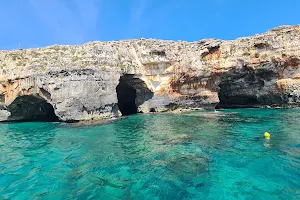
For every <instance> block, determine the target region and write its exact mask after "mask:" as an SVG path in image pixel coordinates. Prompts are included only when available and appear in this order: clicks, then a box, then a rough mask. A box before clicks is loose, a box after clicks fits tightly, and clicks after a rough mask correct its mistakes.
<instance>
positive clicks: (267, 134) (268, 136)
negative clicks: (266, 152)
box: [264, 132, 271, 140]
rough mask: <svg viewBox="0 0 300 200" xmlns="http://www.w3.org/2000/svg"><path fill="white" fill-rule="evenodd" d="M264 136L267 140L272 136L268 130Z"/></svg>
mask: <svg viewBox="0 0 300 200" xmlns="http://www.w3.org/2000/svg"><path fill="white" fill-rule="evenodd" d="M264 136H265V138H266V139H267V140H269V139H270V138H271V135H270V133H268V132H264Z"/></svg>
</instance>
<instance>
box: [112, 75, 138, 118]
mask: <svg viewBox="0 0 300 200" xmlns="http://www.w3.org/2000/svg"><path fill="white" fill-rule="evenodd" d="M132 81H133V77H132V76H130V75H124V76H121V78H120V82H119V85H118V86H117V97H118V107H119V109H120V111H121V113H122V115H124V116H126V115H132V114H136V113H137V106H136V103H135V99H136V89H135V88H134V87H133V83H132Z"/></svg>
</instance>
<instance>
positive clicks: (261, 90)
mask: <svg viewBox="0 0 300 200" xmlns="http://www.w3.org/2000/svg"><path fill="white" fill-rule="evenodd" d="M278 79H280V68H276V67H275V68H273V67H270V66H269V65H266V66H260V67H258V68H256V69H255V70H253V69H251V68H248V67H247V66H244V67H243V68H242V69H236V68H234V69H232V70H230V71H228V72H226V73H225V74H223V75H222V76H221V80H220V84H219V88H220V89H219V92H218V95H219V100H220V103H219V104H218V105H217V107H216V108H257V107H261V106H264V105H284V104H286V103H287V102H288V95H286V94H283V93H280V92H279V91H278V90H277V89H276V84H275V81H274V80H278Z"/></svg>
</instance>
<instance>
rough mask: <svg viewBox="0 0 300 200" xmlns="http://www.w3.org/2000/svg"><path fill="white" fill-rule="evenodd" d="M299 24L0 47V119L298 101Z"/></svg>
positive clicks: (108, 115)
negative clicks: (202, 35)
mask: <svg viewBox="0 0 300 200" xmlns="http://www.w3.org/2000/svg"><path fill="white" fill-rule="evenodd" d="M299 66H300V26H299V25H298V26H282V27H279V28H276V29H272V30H270V31H268V32H267V33H265V34H261V35H255V36H253V37H244V38H238V39H237V40H233V41H221V40H216V39H206V40H200V41H197V42H185V41H177V42H174V41H163V40H152V39H149V40H146V39H139V40H126V41H119V42H92V43H87V44H84V45H81V46H66V45H55V46H49V47H45V48H39V49H26V50H15V51H0V121H16V120H17V121H18V120H47V121H53V120H62V121H78V120H90V119H104V118H112V117H118V116H121V115H122V114H123V115H128V114H133V113H136V112H144V113H147V112H164V111H170V110H174V109H177V108H210V109H214V108H215V107H216V106H217V107H221V108H222V107H223V108H226V107H229V108H232V107H261V106H282V107H289V106H299V105H300V97H299V96H300V67H299Z"/></svg>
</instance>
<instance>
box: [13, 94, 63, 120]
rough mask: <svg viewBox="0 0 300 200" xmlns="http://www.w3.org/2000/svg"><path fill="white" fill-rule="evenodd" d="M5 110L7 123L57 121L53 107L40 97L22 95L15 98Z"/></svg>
mask: <svg viewBox="0 0 300 200" xmlns="http://www.w3.org/2000/svg"><path fill="white" fill-rule="evenodd" d="M7 110H8V111H9V112H10V116H9V117H8V120H9V121H47V122H53V121H58V120H59V119H58V117H57V116H56V115H55V112H54V108H53V106H52V105H51V104H50V103H48V102H47V101H46V100H45V99H44V98H42V97H41V96H40V95H37V94H35V95H34V94H32V95H22V96H19V97H17V98H16V99H15V100H14V101H13V102H12V103H11V104H10V105H9V106H7Z"/></svg>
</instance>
